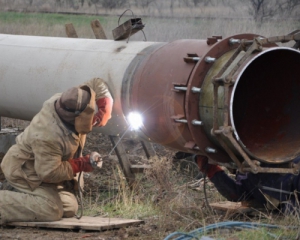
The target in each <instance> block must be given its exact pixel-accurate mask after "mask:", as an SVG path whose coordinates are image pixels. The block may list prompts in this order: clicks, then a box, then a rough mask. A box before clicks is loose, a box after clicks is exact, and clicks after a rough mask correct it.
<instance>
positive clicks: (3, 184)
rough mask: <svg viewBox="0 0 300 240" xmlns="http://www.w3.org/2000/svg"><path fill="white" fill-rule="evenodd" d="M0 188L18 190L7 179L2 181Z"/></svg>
mask: <svg viewBox="0 0 300 240" xmlns="http://www.w3.org/2000/svg"><path fill="white" fill-rule="evenodd" d="M0 190H8V191H16V189H15V188H14V187H13V186H11V185H10V184H9V183H8V182H7V180H4V181H3V182H0Z"/></svg>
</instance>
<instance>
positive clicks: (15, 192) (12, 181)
mask: <svg viewBox="0 0 300 240" xmlns="http://www.w3.org/2000/svg"><path fill="white" fill-rule="evenodd" d="M112 106H113V99H112V96H111V93H110V91H109V89H108V86H107V85H106V83H105V82H104V80H102V79H100V78H93V79H91V80H90V81H88V82H86V83H84V84H83V85H80V86H77V87H72V88H70V89H68V90H66V91H65V92H63V93H58V94H55V95H54V96H52V97H51V98H50V99H48V100H47V101H45V102H44V104H43V107H42V109H41V110H40V111H39V112H38V113H37V114H36V115H35V117H34V118H33V119H32V121H31V122H30V124H29V126H28V127H27V128H26V129H25V130H24V132H22V133H21V134H20V135H19V136H17V138H16V144H15V145H13V146H12V147H11V148H10V149H9V150H8V152H7V153H6V155H5V156H4V158H3V160H2V163H1V170H2V171H3V173H4V175H5V181H4V182H2V184H1V188H2V190H1V192H0V223H1V224H5V223H7V222H11V221H57V220H60V219H61V218H62V217H73V216H75V215H76V212H77V210H78V203H77V199H76V197H75V195H74V188H76V185H77V184H78V182H77V180H78V178H77V175H78V173H79V172H91V171H93V169H94V168H93V166H92V164H91V161H90V154H88V155H86V156H82V151H83V148H84V145H85V140H86V134H87V133H89V132H90V131H91V130H92V128H93V127H101V126H105V125H106V123H107V122H108V120H109V119H110V118H111V112H112ZM98 156H99V155H98ZM97 161H101V157H98V158H97ZM99 165H101V162H99V163H98V166H99Z"/></svg>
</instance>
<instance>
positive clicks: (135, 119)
mask: <svg viewBox="0 0 300 240" xmlns="http://www.w3.org/2000/svg"><path fill="white" fill-rule="evenodd" d="M127 119H128V122H129V125H130V127H131V129H133V130H138V129H139V128H140V127H141V126H143V118H142V115H141V114H139V113H137V112H130V113H129V114H128V117H127Z"/></svg>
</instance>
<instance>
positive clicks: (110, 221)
mask: <svg viewBox="0 0 300 240" xmlns="http://www.w3.org/2000/svg"><path fill="white" fill-rule="evenodd" d="M142 223H144V221H142V220H135V219H122V218H102V217H87V216H83V217H82V218H81V219H76V218H63V219H61V220H60V221H54V222H11V223H7V224H6V225H9V226H21V227H44V228H61V229H83V230H98V231H102V230H108V229H116V228H122V227H127V226H132V225H138V224H142Z"/></svg>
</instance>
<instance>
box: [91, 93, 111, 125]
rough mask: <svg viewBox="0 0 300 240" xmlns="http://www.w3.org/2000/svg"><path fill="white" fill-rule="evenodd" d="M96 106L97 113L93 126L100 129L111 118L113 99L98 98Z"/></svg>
mask: <svg viewBox="0 0 300 240" xmlns="http://www.w3.org/2000/svg"><path fill="white" fill-rule="evenodd" d="M96 104H97V107H98V112H97V113H96V114H95V116H94V119H93V126H97V127H102V126H105V125H106V123H107V121H108V120H109V119H110V118H111V112H112V106H113V99H112V98H109V97H104V98H99V99H98V100H97V101H96Z"/></svg>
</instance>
